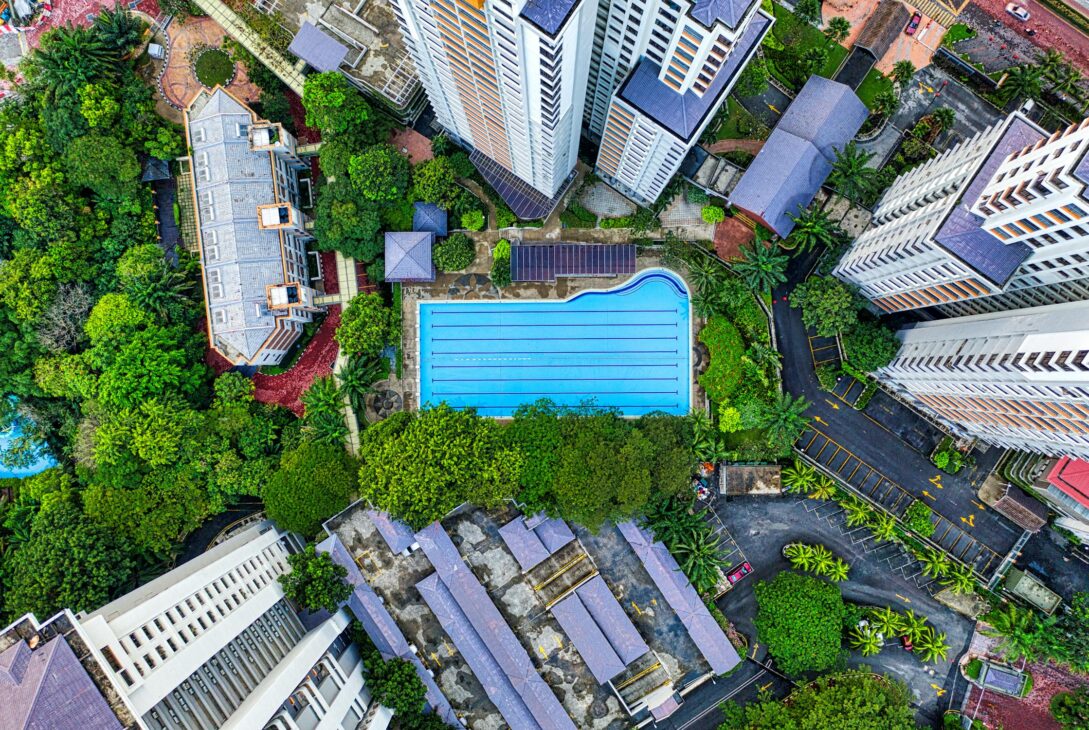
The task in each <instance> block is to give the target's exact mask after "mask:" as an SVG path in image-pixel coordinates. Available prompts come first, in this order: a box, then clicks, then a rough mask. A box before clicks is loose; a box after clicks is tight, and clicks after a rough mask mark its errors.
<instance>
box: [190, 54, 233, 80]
mask: <svg viewBox="0 0 1089 730" xmlns="http://www.w3.org/2000/svg"><path fill="white" fill-rule="evenodd" d="M234 72H235V64H234V60H232V59H231V56H230V54H228V53H227V52H226V51H224V50H223V49H221V48H205V49H203V50H201V51H199V52H198V53H197V54H196V57H195V58H194V60H193V75H194V76H196V77H197V81H199V82H200V83H201V85H202V86H204V87H205V88H208V89H214V88H215V87H217V86H227V85H228V84H230V83H231V81H232V80H233V79H234Z"/></svg>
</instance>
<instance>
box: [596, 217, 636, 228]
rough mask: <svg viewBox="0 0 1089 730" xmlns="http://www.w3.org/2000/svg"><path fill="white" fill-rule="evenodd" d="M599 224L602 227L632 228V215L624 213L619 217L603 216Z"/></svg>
mask: <svg viewBox="0 0 1089 730" xmlns="http://www.w3.org/2000/svg"><path fill="white" fill-rule="evenodd" d="M598 225H600V226H601V227H602V228H631V227H632V217H631V216H630V215H624V216H620V217H619V218H602V219H601V222H600V223H599V224H598Z"/></svg>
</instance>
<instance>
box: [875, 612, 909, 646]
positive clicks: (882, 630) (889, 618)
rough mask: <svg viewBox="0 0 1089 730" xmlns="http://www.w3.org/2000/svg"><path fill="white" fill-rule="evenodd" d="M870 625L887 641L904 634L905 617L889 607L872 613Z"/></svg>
mask: <svg viewBox="0 0 1089 730" xmlns="http://www.w3.org/2000/svg"><path fill="white" fill-rule="evenodd" d="M869 620H870V625H871V626H872V627H873V629H874V631H876V632H877V633H879V634H881V635H882V636H883V637H885V638H886V639H888V638H891V637H893V636H900V635H902V634H903V633H904V628H905V627H904V617H903V616H901V615H900V614H898V613H897V612H896V611H893V610H892V609H891V608H889V607H888V606H885V607H884V608H878V609H875V610H873V611H871V612H870V616H869Z"/></svg>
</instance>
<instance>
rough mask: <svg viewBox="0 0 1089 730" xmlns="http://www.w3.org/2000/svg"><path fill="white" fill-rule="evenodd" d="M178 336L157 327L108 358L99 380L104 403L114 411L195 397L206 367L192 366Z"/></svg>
mask: <svg viewBox="0 0 1089 730" xmlns="http://www.w3.org/2000/svg"><path fill="white" fill-rule="evenodd" d="M93 314H94V312H93V310H92V315H93ZM176 334H177V333H175V332H171V331H169V330H167V329H166V328H164V327H158V326H155V325H151V326H149V327H147V328H146V329H144V330H143V331H140V332H137V333H135V334H134V335H133V336H132V339H131V340H130V341H129V342H127V343H125V344H124V345H123V346H122V347H121V349H120V350H119V351H117V353H116V355H115V356H113V357H110V358H109V362H108V364H107V365H106V366H105V369H104V370H103V371H102V374H101V376H100V377H99V379H98V397H99V399H100V400H101V402H102V403H103V404H104V405H106V406H109V407H111V408H135V407H137V406H138V405H140V404H141V403H143V402H145V401H148V400H151V399H153V398H162V397H167V396H172V395H180V396H182V397H183V398H184V397H189V396H191V395H193V393H195V392H196V390H197V389H198V388H199V387H200V385H201V381H202V379H203V376H204V373H205V372H206V366H205V365H204V364H203V363H193V362H192V360H191V359H190V358H189V356H188V354H187V353H186V351H185V350H184V349H182V348H180V347H179V343H178V340H177V338H176ZM96 349H97V348H96Z"/></svg>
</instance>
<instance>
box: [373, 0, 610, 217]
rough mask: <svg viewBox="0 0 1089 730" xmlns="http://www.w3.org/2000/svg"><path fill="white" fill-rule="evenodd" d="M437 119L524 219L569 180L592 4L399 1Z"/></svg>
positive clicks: (547, 206)
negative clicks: (467, 151)
mask: <svg viewBox="0 0 1089 730" xmlns="http://www.w3.org/2000/svg"><path fill="white" fill-rule="evenodd" d="M393 7H394V12H395V14H396V15H397V18H398V21H399V23H400V26H401V33H402V35H403V37H404V40H405V43H406V44H407V46H408V48H409V51H410V53H411V54H412V58H413V61H414V63H415V66H416V70H417V73H418V74H419V76H420V80H421V82H422V83H423V86H424V89H425V91H426V92H427V95H428V98H429V99H430V100H431V106H432V107H433V109H434V111H435V117H436V120H437V121H438V123H439V124H440V125H441V126H442V127H443V128H444V129H446V131H447V132H448V133H449V134H450V136H451V137H452V138H454V139H455V140H457V141H458V142H459V143H461V144H463V145H465V146H467V147H470V148H472V150H473V153H472V155H471V159H472V160H473V162H474V164H476V165H477V167H478V168H479V169H480V171H481V174H482V175H484V177H485V179H487V180H488V182H489V183H490V184H491V185H492V186H493V187H494V188H495V189H496V190H497V191H498V192H499V193H500V195H502V196H503V198H504V199H505V200H506V201H507V203H508V204H509V205H510V206H511V208H512V209H513V210H514V212H515V213H516V214H517V215H518V216H519V217H522V218H539V217H543V216H545V215H547V214H548V213H549V212H550V211H551V209H552V208H553V207H554V206H555V203H556V202H557V200H558V195H559V194H560V193H561V192H562V191H563V189H564V187H565V185H566V184H567V183H569V182H570V181H571V180H572V179H573V171H574V168H575V163H576V160H577V157H578V145H579V136H580V132H581V128H582V118H583V107H584V103H585V99H586V76H587V73H588V72H589V68H590V56H591V52H592V50H593V43H592V38H593V33H594V21H595V18H596V12H597V0H486V1H485V0H396V2H395V3H394V6H393Z"/></svg>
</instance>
